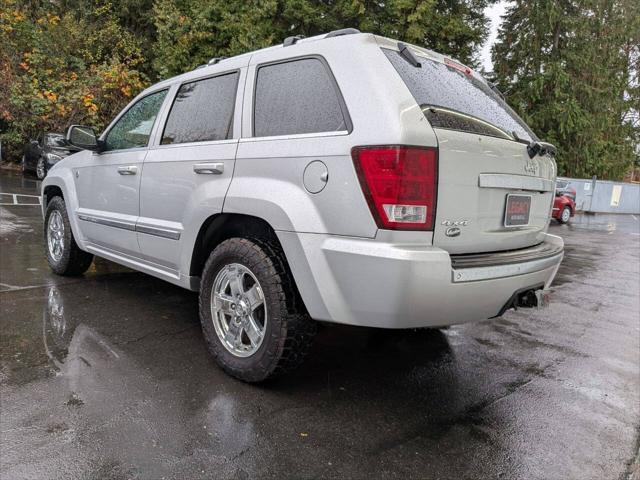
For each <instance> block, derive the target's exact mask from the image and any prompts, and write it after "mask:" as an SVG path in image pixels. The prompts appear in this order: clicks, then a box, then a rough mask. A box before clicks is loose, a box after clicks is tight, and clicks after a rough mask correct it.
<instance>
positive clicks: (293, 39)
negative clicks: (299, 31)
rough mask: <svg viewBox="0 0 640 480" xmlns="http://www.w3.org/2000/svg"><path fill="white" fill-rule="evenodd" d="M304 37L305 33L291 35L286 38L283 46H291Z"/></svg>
mask: <svg viewBox="0 0 640 480" xmlns="http://www.w3.org/2000/svg"><path fill="white" fill-rule="evenodd" d="M303 38H304V35H293V36H291V37H287V38H285V39H284V42H283V43H282V46H283V47H289V46H291V45H295V44H296V43H298V40H302V39H303Z"/></svg>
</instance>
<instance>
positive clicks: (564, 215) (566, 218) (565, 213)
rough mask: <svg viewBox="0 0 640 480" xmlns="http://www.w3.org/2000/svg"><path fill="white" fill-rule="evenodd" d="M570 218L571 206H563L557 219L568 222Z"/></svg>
mask: <svg viewBox="0 0 640 480" xmlns="http://www.w3.org/2000/svg"><path fill="white" fill-rule="evenodd" d="M570 219H571V208H569V207H567V206H565V207H564V208H563V209H562V212H560V216H559V217H558V221H559V222H560V223H569V220H570Z"/></svg>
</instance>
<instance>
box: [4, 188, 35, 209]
mask: <svg viewBox="0 0 640 480" xmlns="http://www.w3.org/2000/svg"><path fill="white" fill-rule="evenodd" d="M3 196H7V197H11V202H0V205H4V206H14V205H20V206H25V205H26V206H31V207H39V206H41V205H42V197H41V196H39V195H27V194H26V193H4V192H0V198H2V197H3ZM20 197H26V198H27V199H29V198H37V199H38V203H29V202H27V203H23V202H20V200H19V198H20Z"/></svg>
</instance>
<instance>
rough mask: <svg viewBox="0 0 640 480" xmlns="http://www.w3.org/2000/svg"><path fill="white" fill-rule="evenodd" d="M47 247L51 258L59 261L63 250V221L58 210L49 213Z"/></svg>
mask: <svg viewBox="0 0 640 480" xmlns="http://www.w3.org/2000/svg"><path fill="white" fill-rule="evenodd" d="M47 247H48V248H49V255H51V258H52V259H53V260H54V261H55V262H59V261H60V259H61V258H62V254H63V252H64V221H63V220H62V214H61V213H60V212H59V211H58V210H54V211H53V212H51V215H49V223H48V224H47Z"/></svg>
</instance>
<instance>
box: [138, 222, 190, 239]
mask: <svg viewBox="0 0 640 480" xmlns="http://www.w3.org/2000/svg"><path fill="white" fill-rule="evenodd" d="M136 232H138V233H145V234H147V235H154V236H156V237H162V238H169V239H171V240H180V232H176V231H175V230H167V229H165V228H157V227H149V226H146V225H136Z"/></svg>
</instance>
